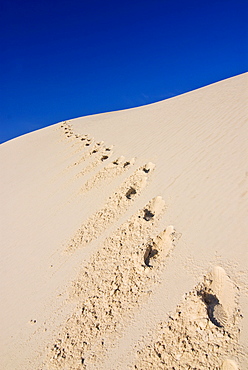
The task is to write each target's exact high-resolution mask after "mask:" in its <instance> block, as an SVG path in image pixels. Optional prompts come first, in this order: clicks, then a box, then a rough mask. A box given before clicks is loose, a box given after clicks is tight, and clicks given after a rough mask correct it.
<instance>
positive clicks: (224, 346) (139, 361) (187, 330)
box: [132, 267, 245, 370]
mask: <svg viewBox="0 0 248 370" xmlns="http://www.w3.org/2000/svg"><path fill="white" fill-rule="evenodd" d="M226 279H228V285H229V282H230V281H231V280H230V279H229V278H228V277H227V275H226V273H225V271H224V270H223V269H222V268H219V267H215V268H214V269H213V271H212V272H211V273H210V274H208V275H206V276H205V279H204V281H203V282H202V283H200V284H198V285H197V286H196V287H195V288H194V289H193V290H192V291H190V292H189V293H187V294H186V295H185V297H184V300H183V301H182V302H181V303H180V304H179V305H178V306H177V309H176V312H175V313H174V314H173V315H171V316H169V320H168V321H166V322H161V323H160V324H159V325H158V327H157V329H154V332H153V333H150V337H151V338H154V339H153V340H150V341H149V339H147V338H145V337H144V338H143V348H141V349H136V360H135V362H134V364H133V366H132V368H133V369H140V370H141V369H160V368H161V369H162V368H163V369H173V368H174V369H181V368H182V369H188V368H190V369H220V368H221V369H230V370H231V369H237V367H231V365H233V361H231V360H225V359H226V358H228V357H229V356H235V355H237V354H239V355H241V356H245V354H244V352H242V348H241V346H240V345H239V332H240V329H239V322H240V319H241V316H240V314H239V311H238V308H237V307H234V305H233V304H232V307H234V309H233V311H232V318H231V317H229V321H230V322H229V323H227V321H225V323H224V325H225V328H223V325H219V321H220V319H219V318H220V317H222V315H223V312H221V308H220V301H219V299H220V298H221V297H222V294H225V293H224V292H223V291H222V289H223V288H222V287H223V281H225V282H226ZM220 284H221V288H220ZM225 284H226V283H224V285H225ZM225 286H226V285H225ZM213 288H215V290H214V291H212V293H208V292H209V291H210V289H213ZM203 292H207V294H208V296H207V295H205V296H203ZM213 292H214V293H215V294H216V295H214V294H213ZM217 294H218V295H217ZM232 297H233V295H232ZM229 298H231V296H229ZM234 302H235V301H234ZM209 305H215V309H217V307H218V310H220V312H218V314H217V313H216V312H213V315H217V316H218V315H219V316H218V322H217V325H216V323H215V322H213V321H212V320H211V318H210V317H209V313H208V312H207V307H209ZM206 306H207V307H206ZM224 307H225V306H224ZM225 308H226V307H225ZM214 319H215V318H214ZM228 366H229V367H228Z"/></svg>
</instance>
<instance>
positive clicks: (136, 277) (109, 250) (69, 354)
mask: <svg viewBox="0 0 248 370" xmlns="http://www.w3.org/2000/svg"><path fill="white" fill-rule="evenodd" d="M152 203H153V200H152V201H151V202H149V204H148V205H147V206H146V208H149V207H150V206H151V204H152ZM163 212H164V209H163V210H161V212H160V213H157V214H156V215H155V217H154V219H153V222H152V223H147V222H145V220H144V219H143V218H142V217H141V215H142V214H143V210H140V211H139V212H137V213H136V214H135V215H133V216H132V217H131V218H130V219H129V220H128V221H126V222H125V223H124V224H123V225H122V226H121V227H120V228H118V229H117V230H116V231H115V232H114V233H113V234H112V235H111V236H110V237H108V238H107V239H106V240H105V242H104V244H103V247H102V248H101V249H99V250H98V251H97V253H95V254H94V255H93V256H92V258H91V260H90V261H89V263H88V264H87V265H86V266H85V267H84V268H83V269H82V271H81V273H80V275H79V276H78V279H77V280H76V281H75V282H74V284H73V288H72V291H71V297H72V298H73V299H74V300H75V299H76V300H77V301H78V306H77V308H76V310H75V312H74V313H73V315H72V316H70V317H69V318H68V319H67V320H66V323H65V325H64V326H63V327H61V330H60V332H59V334H58V336H57V339H56V340H55V341H54V342H53V343H52V344H51V345H49V363H50V364H51V366H53V367H54V368H56V369H64V368H71V369H76V368H77V366H80V364H82V359H83V360H84V361H83V363H84V365H85V366H88V367H87V368H91V366H92V364H94V365H96V364H100V363H101V362H102V358H103V356H104V354H105V353H106V352H107V351H108V350H109V349H110V348H111V347H112V346H113V344H114V343H115V342H116V338H117V337H118V336H119V335H120V334H121V332H122V331H123V329H124V327H125V326H126V325H127V322H129V321H130V317H131V315H132V314H133V313H134V312H135V310H137V308H138V307H139V305H140V304H141V302H142V301H143V300H144V299H147V297H148V296H149V294H150V291H151V289H152V287H153V285H154V283H155V282H156V281H157V280H156V279H157V276H158V275H157V274H158V272H159V271H160V270H161V269H162V267H163V266H164V265H163V256H164V255H167V254H168V250H171V248H172V246H173V241H172V240H173V238H172V234H173V232H174V229H173V227H168V228H167V229H166V230H164V231H163V232H162V233H160V234H159V235H158V236H157V237H155V238H154V239H151V240H150V243H153V245H155V243H157V244H156V248H157V249H158V253H157V255H156V261H155V260H154V263H153V268H152V269H150V268H148V269H147V268H145V267H144V266H143V264H144V251H145V248H146V246H147V243H148V239H150V235H151V233H152V232H153V230H154V229H155V228H156V227H157V225H158V221H159V219H160V217H161V216H162V214H163ZM163 250H164V251H163ZM92 368H93V367H92Z"/></svg>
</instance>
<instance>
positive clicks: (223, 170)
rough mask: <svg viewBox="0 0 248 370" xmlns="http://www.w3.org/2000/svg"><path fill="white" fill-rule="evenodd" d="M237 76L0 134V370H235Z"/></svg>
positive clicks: (240, 255)
mask: <svg viewBox="0 0 248 370" xmlns="http://www.w3.org/2000/svg"><path fill="white" fill-rule="evenodd" d="M246 101H247V74H243V75H239V76H236V77H233V78H230V79H227V80H224V81H221V82H218V83H215V84H213V85H209V86H206V87H204V88H201V89H198V90H195V91H192V92H189V93H187V94H184V95H181V96H178V97H174V98H172V99H168V100H165V101H161V102H158V103H155V104H151V105H148V106H143V107H139V108H134V109H129V110H124V111H117V112H111V113H104V114H99V115H93V116H88V117H82V118H77V119H74V120H70V121H66V122H61V123H58V124H56V125H54V126H50V127H47V128H45V129H42V130H39V131H36V132H33V133H30V134H27V135H24V136H22V137H19V138H16V139H13V140H11V141H9V142H6V143H4V144H2V145H1V147H0V151H1V208H2V219H1V260H0V271H1V303H0V312H1V318H2V320H1V321H2V323H1V333H0V344H1V358H0V368H3V369H11V370H13V369H27V370H29V369H30V370H31V369H32V370H33V369H113V370H115V369H140V370H141V369H168V368H173V367H174V368H175V369H190V368H197V369H246V368H247V366H248V363H247V348H246V343H247V342H248V336H247V332H248V283H247V281H248V266H247V260H248V252H247V245H248V233H247V222H248V201H247V198H248V191H247V189H248V167H247V163H248V147H247V141H248V128H247V117H248V115H247V113H248V112H247V107H246V104H245V102H246Z"/></svg>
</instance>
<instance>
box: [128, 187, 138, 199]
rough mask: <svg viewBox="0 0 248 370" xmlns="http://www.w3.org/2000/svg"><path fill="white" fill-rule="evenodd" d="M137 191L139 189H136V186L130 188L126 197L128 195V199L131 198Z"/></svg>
mask: <svg viewBox="0 0 248 370" xmlns="http://www.w3.org/2000/svg"><path fill="white" fill-rule="evenodd" d="M136 193H137V191H136V190H135V189H134V188H130V189H129V190H128V191H127V192H126V197H127V199H131V198H132V196H133V195H134V194H136Z"/></svg>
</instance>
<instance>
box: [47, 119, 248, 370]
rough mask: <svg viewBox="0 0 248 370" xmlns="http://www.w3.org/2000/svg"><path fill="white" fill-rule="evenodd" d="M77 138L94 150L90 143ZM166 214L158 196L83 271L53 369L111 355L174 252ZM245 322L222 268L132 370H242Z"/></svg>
mask: <svg viewBox="0 0 248 370" xmlns="http://www.w3.org/2000/svg"><path fill="white" fill-rule="evenodd" d="M62 128H64V133H65V134H66V135H67V136H68V137H69V138H71V137H72V136H73V135H74V134H73V131H72V128H71V126H70V125H68V124H66V123H65V124H63V125H62ZM77 136H78V137H77V139H79V140H82V139H83V140H82V141H86V144H89V145H91V144H92V143H91V144H90V143H89V138H87V137H83V138H82V137H81V136H79V135H77ZM101 145H102V143H101ZM101 145H98V146H101ZM93 148H95V147H93ZM93 150H95V149H93ZM94 154H95V153H94ZM99 154H100V156H102V155H104V154H103V152H101V151H100V153H99ZM87 155H89V152H88V154H87ZM100 156H99V158H100ZM82 158H86V156H85V157H81V161H83V160H85V159H82ZM99 158H98V161H99V160H100V161H101V159H99ZM92 163H96V162H92ZM133 163H134V160H131V161H126V160H125V158H124V157H120V158H119V159H117V160H116V161H114V162H112V163H109V164H108V165H107V166H106V167H104V168H103V169H102V170H100V171H99V172H98V173H97V174H96V175H94V176H93V177H92V178H91V179H90V180H88V181H87V182H86V183H85V184H84V185H83V187H82V192H86V191H88V190H90V189H92V188H93V187H94V186H96V185H97V184H98V185H99V184H100V183H102V182H103V181H105V180H107V179H109V178H111V177H112V176H117V175H118V174H121V173H122V172H123V171H125V170H126V169H127V168H128V167H129V166H131V165H132V164H133ZM88 168H89V167H88ZM153 169H154V165H153V164H152V163H147V164H146V165H144V166H142V167H141V168H139V169H138V170H136V171H135V172H134V173H133V175H131V176H129V177H128V178H127V179H126V181H125V182H124V183H123V184H122V185H121V186H120V187H119V189H117V191H116V192H115V193H114V194H113V195H112V196H111V197H109V199H108V200H107V202H106V204H105V205H104V207H103V208H102V209H101V210H99V211H97V212H96V213H95V214H94V215H92V216H91V217H89V219H88V220H87V221H86V222H85V223H84V225H82V227H81V228H80V229H79V230H78V232H77V233H76V235H75V236H74V237H73V238H72V240H71V242H70V243H69V245H68V247H67V251H70V252H71V251H73V250H75V249H76V248H79V247H82V246H86V245H87V244H89V243H90V242H91V241H92V240H93V239H96V238H97V237H98V236H99V235H100V234H101V233H102V232H103V231H104V230H105V229H106V228H107V227H108V226H109V225H110V224H111V223H113V222H114V221H115V220H117V219H118V218H119V217H120V215H121V214H122V213H124V212H125V211H126V210H127V208H128V207H129V205H130V202H131V201H134V200H135V198H136V197H137V196H138V195H139V194H140V193H141V191H142V189H143V188H144V187H145V186H146V183H147V179H148V176H149V175H150V174H151V172H152V170H153ZM165 209H166V207H165V202H164V200H163V199H162V198H161V197H160V196H157V197H155V198H154V199H152V200H151V201H150V202H149V203H148V204H147V205H146V206H145V207H144V208H143V209H141V210H139V211H138V212H137V213H136V214H134V215H133V216H132V217H131V218H130V219H129V220H128V221H126V222H125V223H123V224H122V225H121V226H120V227H119V228H118V229H117V230H116V231H115V232H113V233H112V235H111V236H109V237H108V238H106V239H105V241H104V243H103V245H102V246H101V247H100V248H99V249H98V251H97V252H96V253H95V254H93V256H92V257H91V259H90V261H89V262H88V263H87V265H86V266H85V267H84V268H83V269H82V271H81V272H80V274H79V276H78V278H77V280H76V281H74V282H73V284H72V288H71V291H70V297H71V298H73V299H76V301H77V302H78V304H77V307H76V309H75V311H74V312H73V314H72V315H71V316H70V317H68V319H67V321H66V322H65V323H64V324H63V325H62V326H61V328H60V331H59V333H58V334H57V335H56V338H55V339H54V342H53V343H50V344H49V345H48V347H47V353H48V354H47V361H46V363H47V364H48V367H49V368H51V369H65V370H66V369H75V370H77V369H92V368H101V362H102V361H103V359H104V357H105V355H107V353H108V350H109V349H110V348H111V346H113V344H114V342H115V341H116V340H117V339H118V338H119V337H120V336H121V335H122V331H123V329H124V328H125V326H126V325H127V323H128V322H129V321H130V319H131V318H132V317H133V315H134V313H135V312H137V309H138V307H140V306H141V305H142V303H143V302H144V300H146V299H148V297H149V295H150V294H151V292H152V290H153V287H154V285H155V284H156V283H157V282H158V281H159V277H160V276H161V273H162V271H163V269H164V268H165V266H166V261H167V258H168V256H169V254H170V252H171V250H172V249H173V247H174V245H175V240H176V239H177V233H176V231H175V230H174V228H173V226H168V227H166V228H165V229H164V230H162V231H161V232H160V233H159V234H157V235H156V234H155V231H156V229H157V227H158V225H159V220H160V218H161V217H162V215H163V213H164V212H165ZM154 235H155V236H154ZM240 319H241V314H240V312H239V309H238V303H237V291H236V288H235V286H234V284H233V283H232V281H231V280H230V279H229V277H228V276H227V275H226V273H225V271H224V270H223V269H222V268H221V267H218V266H217V267H215V268H214V269H213V271H212V272H211V273H209V274H208V275H206V276H205V277H204V281H203V282H202V283H199V284H198V285H197V286H196V287H195V288H194V289H193V290H192V291H191V292H189V293H188V294H186V295H185V297H184V300H183V302H182V303H181V304H179V305H178V307H177V310H176V312H175V314H174V315H172V316H170V317H169V321H166V322H161V323H160V325H159V327H158V328H157V329H154V332H153V336H152V340H151V341H150V342H147V340H146V339H145V338H144V339H143V342H142V343H143V346H140V345H139V346H138V345H137V348H136V349H135V348H134V351H135V352H136V358H135V360H134V363H133V365H132V366H131V367H130V368H132V369H139V370H147V369H176V370H177V369H211V370H212V369H222V370H224V369H225V370H235V369H238V366H237V364H236V362H235V360H234V359H235V358H236V357H237V356H239V355H240V356H243V353H244V350H243V349H242V348H241V347H240V345H239V341H238V340H239V322H240Z"/></svg>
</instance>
